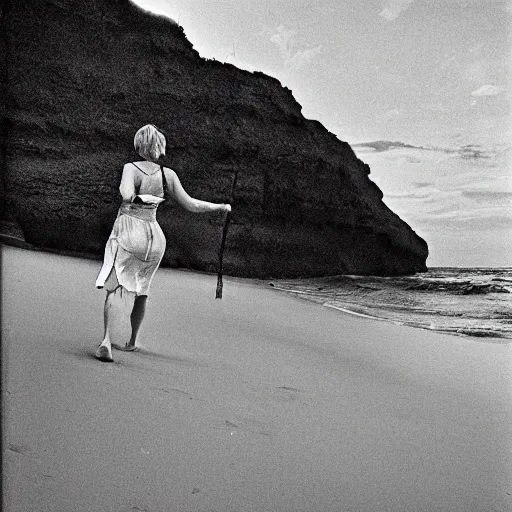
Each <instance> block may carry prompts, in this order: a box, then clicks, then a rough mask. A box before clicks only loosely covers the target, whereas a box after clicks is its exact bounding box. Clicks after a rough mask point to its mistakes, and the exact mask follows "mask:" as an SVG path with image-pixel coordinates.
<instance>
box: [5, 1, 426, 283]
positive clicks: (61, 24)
mask: <svg viewBox="0 0 512 512" xmlns="http://www.w3.org/2000/svg"><path fill="white" fill-rule="evenodd" d="M1 23H2V27H1V29H2V45H3V47H4V48H5V49H6V57H5V62H4V64H5V65H6V68H7V75H6V76H7V81H6V83H5V84H4V90H5V94H4V101H5V104H4V105H3V107H4V116H3V117H4V119H3V123H2V130H3V132H2V133H3V147H2V150H3V156H2V160H1V162H2V165H3V169H2V175H3V181H2V186H3V188H4V190H5V194H6V205H7V211H4V212H3V215H4V216H6V217H10V218H14V219H16V220H18V221H19V223H20V224H21V226H22V229H23V231H24V233H25V236H26V238H27V241H29V242H32V243H35V244H38V245H44V246H52V247H57V248H62V249H66V250H75V251H82V252H83V251H86V252H92V253H97V254H101V253H102V251H103V246H104V243H105V241H106V239H107V237H108V235H109V232H110V229H111V226H112V222H113V220H114V219H115V215H116V210H117V208H118V206H119V202H120V196H119V194H118V185H119V179H120V176H121V171H122V167H123V165H124V163H126V162H127V161H130V160H138V159H140V158H138V157H137V155H135V154H134V153H133V150H132V148H133V145H132V144H133V143H132V141H133V135H134V134H135V131H136V130H137V129H138V128H139V127H140V126H142V125H144V124H146V123H153V124H155V125H157V126H158V127H159V128H161V129H162V131H163V132H164V133H165V135H166V137H167V157H166V160H165V164H166V165H167V166H169V167H172V168H173V169H174V170H175V171H176V172H177V173H178V175H179V177H180V179H181V181H182V183H183V185H184V187H185V189H186V190H187V191H188V192H189V194H190V195H191V196H193V197H197V198H199V199H204V200H208V201H213V202H226V201H227V199H228V196H229V191H230V187H231V181H232V177H233V173H234V172H235V171H238V173H239V174H238V183H237V187H236V192H235V202H234V208H233V214H232V224H231V226H230V230H229V235H228V240H227V248H226V253H225V257H224V268H225V271H226V273H228V274H231V275H242V276H260V277H263V276H267V277H269V276H272V277H284V276H287V277H293V276H313V275H326V274H340V273H358V274H399V273H412V272H416V271H423V270H425V261H426V258H427V254H428V249H427V245H426V243H425V242H424V241H423V240H422V239H421V238H419V237H418V236H417V235H416V234H415V233H414V232H413V231H412V230H411V229H410V227H409V226H408V225H407V224H405V223H404V222H403V221H402V220H400V219H399V218H398V217H397V216H396V215H395V214H394V213H393V212H391V211H390V210H389V209H388V208H387V207H386V206H385V205H384V203H383V202H382V193H381V191H380V190H379V189H378V187H377V186H376V185H375V184H374V183H373V182H372V181H371V180H370V179H369V178H368V174H369V172H370V169H369V167H368V166H367V165H366V164H364V163H363V162H361V161H360V160H358V159H357V158H356V156H355V155H354V153H353V151H352V149H351V148H350V146H349V145H348V144H347V143H345V142H342V141H339V140H338V139H337V138H336V137H335V136H334V135H333V134H331V133H330V132H328V131H327V130H326V129H325V128H324V127H323V126H322V125H321V124H320V123H318V122H316V121H310V120H306V119H305V118H304V117H303V116H302V114H301V106H300V105H299V104H298V103H297V102H296V101H295V100H294V98H293V96H292V94H291V91H289V90H288V89H286V88H283V87H282V86H281V85H280V83H279V82H278V81H277V80H275V79H273V78H271V77H268V76H266V75H264V74H262V73H250V72H247V71H242V70H239V69H237V68H236V67H234V66H232V65H229V64H221V63H218V62H216V61H207V60H205V59H203V58H201V57H199V55H198V54H197V52H196V51H195V50H194V49H193V47H192V44H191V43H190V42H189V41H188V40H187V39H186V37H185V35H184V33H183V30H182V29H181V28H180V27H179V26H177V25H176V24H174V23H172V22H170V21H168V20H165V19H163V18H158V17H154V16H150V15H148V14H146V13H144V12H142V11H139V10H138V9H137V8H136V7H134V6H133V5H132V4H131V3H130V2H129V1H128V0H90V1H89V2H83V1H78V0H46V1H42V0H24V1H23V2H11V4H10V6H7V7H6V8H5V11H4V12H3V13H2V20H1ZM159 221H160V224H161V226H162V228H163V230H164V232H165V233H166V235H167V240H168V246H167V252H166V255H165V257H164V262H163V263H164V264H168V265H171V266H187V267H190V268H195V269H202V270H207V271H215V270H216V268H217V251H218V249H219V244H220V236H221V235H220V234H221V229H222V222H223V218H222V216H221V215H218V214H217V215H216V214H207V215H193V214H190V213H188V212H185V211H183V210H182V209H181V208H180V207H178V206H177V205H173V204H166V205H164V206H162V207H160V210H159Z"/></svg>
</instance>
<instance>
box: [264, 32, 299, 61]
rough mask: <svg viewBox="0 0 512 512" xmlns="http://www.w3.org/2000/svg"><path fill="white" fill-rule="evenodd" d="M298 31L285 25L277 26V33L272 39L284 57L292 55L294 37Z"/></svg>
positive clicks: (287, 57)
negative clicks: (288, 28)
mask: <svg viewBox="0 0 512 512" xmlns="http://www.w3.org/2000/svg"><path fill="white" fill-rule="evenodd" d="M296 33H297V32H296V31H295V30H291V29H290V30H287V29H286V28H285V27H284V25H279V27H277V34H274V35H273V36H272V37H271V38H270V40H271V41H272V42H273V43H274V44H275V45H276V46H277V47H278V48H279V51H280V52H281V55H282V56H283V58H284V59H289V58H290V57H291V56H292V53H293V52H292V39H293V37H294V36H295V34H296Z"/></svg>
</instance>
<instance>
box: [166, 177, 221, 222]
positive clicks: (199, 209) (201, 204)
mask: <svg viewBox="0 0 512 512" xmlns="http://www.w3.org/2000/svg"><path fill="white" fill-rule="evenodd" d="M165 177H166V179H167V183H168V184H169V191H170V192H171V195H172V197H174V199H176V201H177V202H178V203H179V204H180V205H181V206H183V208H185V209H186V210H188V211H189V212H194V213H206V212H218V211H227V212H230V211H231V205H229V204H221V203H209V202H208V201H201V200H200V199H194V198H193V197H190V196H189V195H188V194H187V192H185V189H184V188H183V186H182V184H181V182H180V179H179V178H178V175H177V174H176V173H175V172H174V171H173V170H171V169H167V168H166V169H165Z"/></svg>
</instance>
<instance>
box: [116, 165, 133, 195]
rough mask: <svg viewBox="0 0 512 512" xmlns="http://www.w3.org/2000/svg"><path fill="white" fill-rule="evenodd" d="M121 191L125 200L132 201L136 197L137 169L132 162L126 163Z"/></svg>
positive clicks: (120, 186)
mask: <svg viewBox="0 0 512 512" xmlns="http://www.w3.org/2000/svg"><path fill="white" fill-rule="evenodd" d="M119 192H121V196H122V197H123V201H126V202H128V203H131V202H132V201H133V200H134V199H135V196H136V194H135V170H134V168H133V166H132V165H130V164H126V165H125V166H124V168H123V177H122V178H121V184H120V185H119Z"/></svg>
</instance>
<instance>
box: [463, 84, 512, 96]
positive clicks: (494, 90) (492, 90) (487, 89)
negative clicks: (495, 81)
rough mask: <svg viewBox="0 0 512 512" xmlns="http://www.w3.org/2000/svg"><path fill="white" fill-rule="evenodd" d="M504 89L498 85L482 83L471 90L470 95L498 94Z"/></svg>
mask: <svg viewBox="0 0 512 512" xmlns="http://www.w3.org/2000/svg"><path fill="white" fill-rule="evenodd" d="M504 91H505V88H504V87H500V86H499V85H490V84H486V85H482V87H480V88H479V89H477V90H476V91H473V92H472V93H471V96H477V97H479V96H497V95H498V94H501V93H502V92H504Z"/></svg>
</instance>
